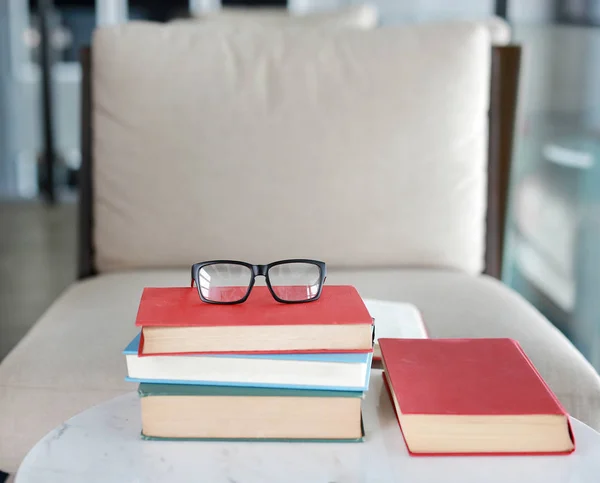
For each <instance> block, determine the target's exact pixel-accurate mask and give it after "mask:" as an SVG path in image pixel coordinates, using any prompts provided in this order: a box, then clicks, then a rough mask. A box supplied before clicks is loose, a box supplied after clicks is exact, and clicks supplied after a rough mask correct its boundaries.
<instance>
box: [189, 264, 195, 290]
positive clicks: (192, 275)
mask: <svg viewBox="0 0 600 483" xmlns="http://www.w3.org/2000/svg"><path fill="white" fill-rule="evenodd" d="M191 277H192V281H191V283H190V288H193V287H194V282H195V280H194V267H192V274H191Z"/></svg>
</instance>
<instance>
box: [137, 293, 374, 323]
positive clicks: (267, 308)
mask: <svg viewBox="0 0 600 483" xmlns="http://www.w3.org/2000/svg"><path fill="white" fill-rule="evenodd" d="M372 323H373V321H372V319H371V315H370V314H369V311H368V310H367V308H366V306H365V304H364V302H363V300H362V298H361V297H360V295H359V294H358V291H357V290H356V288H354V287H353V286H351V285H326V286H324V287H323V291H322V292H321V297H319V299H318V300H315V301H314V302H307V303H301V304H282V303H279V302H277V301H276V300H275V299H274V298H273V297H272V296H271V293H270V292H269V290H268V288H267V287H264V286H259V287H254V288H253V289H252V292H251V293H250V296H249V297H248V300H246V302H244V303H241V304H235V305H216V304H208V303H205V302H202V301H201V300H200V297H199V296H198V291H197V289H196V288H188V287H185V288H182V287H167V288H160V287H147V288H145V289H144V292H143V293H142V298H141V301H140V305H139V308H138V313H137V317H136V320H135V325H137V326H140V327H215V326H241V325H244V326H247V325H271V326H273V325H330V324H344V325H350V324H369V325H371V324H372Z"/></svg>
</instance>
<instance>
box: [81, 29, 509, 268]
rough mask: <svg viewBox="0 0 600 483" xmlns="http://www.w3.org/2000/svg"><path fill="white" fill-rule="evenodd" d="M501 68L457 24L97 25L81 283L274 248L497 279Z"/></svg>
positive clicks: (496, 57)
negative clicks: (359, 27) (361, 27)
mask: <svg viewBox="0 0 600 483" xmlns="http://www.w3.org/2000/svg"><path fill="white" fill-rule="evenodd" d="M518 58H519V49H518V47H494V48H493V49H492V47H491V43H490V38H489V34H488V32H487V30H486V29H485V28H483V27H482V26H480V25H477V24H474V23H460V24H439V25H427V26H411V27H399V28H383V29H377V30H373V31H368V32H361V31H353V30H340V31H333V32H332V31H327V30H324V29H312V30H306V29H256V28H246V29H237V28H224V27H223V26H220V27H218V28H217V27H214V28H212V27H211V26H204V27H201V28H199V27H198V26H195V25H186V24H175V25H167V26H165V25H158V24H149V23H131V24H126V25H124V26H119V27H112V28H107V29H101V30H99V31H97V32H96V34H95V36H94V42H93V46H92V55H91V56H90V53H89V52H88V53H87V54H86V55H84V57H83V64H84V88H83V95H84V102H83V124H84V126H83V129H84V132H83V137H82V141H83V145H84V146H83V153H82V154H83V160H84V161H83V166H82V171H81V178H82V179H81V181H82V185H81V244H80V247H81V250H80V276H81V277H83V276H87V275H90V274H93V273H96V272H107V271H113V270H124V269H133V268H150V267H177V266H188V265H191V263H193V262H195V261H199V260H204V259H214V258H238V259H244V260H248V261H251V262H255V263H266V262H268V261H271V260H276V259H279V258H288V257H313V258H319V259H323V260H325V261H326V262H328V264H330V265H332V266H344V267H397V266H424V267H441V268H450V269H459V270H463V271H466V272H469V273H479V272H480V271H481V270H482V269H483V267H484V264H487V271H488V272H490V273H492V274H493V275H498V274H499V265H498V263H500V261H501V258H500V257H501V252H502V242H501V240H502V235H503V230H504V227H503V220H504V215H503V211H502V210H503V207H504V206H505V201H506V184H507V179H508V178H507V173H508V165H509V161H510V147H511V143H512V130H513V125H514V106H515V100H516V83H517V75H518ZM490 72H491V74H492V77H491V81H492V82H491V90H490ZM490 92H491V97H490ZM488 115H489V119H490V121H491V122H490V123H488ZM488 141H489V143H488ZM488 160H489V162H490V166H489V168H488V167H487V163H488ZM486 168H488V169H486ZM488 177H489V178H490V179H489V180H488ZM488 184H490V187H489V189H488V190H487V192H486V186H487V185H488ZM486 193H487V194H486ZM490 210H493V211H490ZM486 223H487V230H486ZM486 245H487V247H488V250H487V252H486ZM490 247H491V249H490ZM492 251H493V253H492ZM484 256H485V257H486V259H487V260H486V263H484ZM494 264H495V265H494ZM494 271H495V273H494Z"/></svg>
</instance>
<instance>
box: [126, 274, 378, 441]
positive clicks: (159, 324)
mask: <svg viewBox="0 0 600 483" xmlns="http://www.w3.org/2000/svg"><path fill="white" fill-rule="evenodd" d="M136 325H137V326H139V327H140V328H141V332H140V334H139V335H138V336H137V337H136V338H135V339H134V340H133V341H132V342H131V343H130V344H129V345H128V346H127V348H126V349H125V351H124V353H125V356H126V361H127V370H128V380H130V381H134V382H139V383H140V384H139V395H140V397H141V411H142V435H143V437H145V438H150V439H161V438H167V439H233V440H239V439H242V440H254V439H260V440H316V441H323V440H333V441H339V440H345V441H360V440H362V437H363V428H362V418H361V403H362V399H363V393H364V392H365V391H366V390H367V388H368V385H369V375H370V369H371V359H372V351H373V320H372V318H371V315H370V314H369V311H368V310H367V308H366V306H365V304H364V303H363V301H362V299H361V297H360V296H359V294H358V292H357V291H356V289H355V288H354V287H351V286H325V287H324V288H323V292H322V294H321V297H320V298H319V299H318V300H317V301H314V302H309V303H303V304H281V303H278V302H276V301H275V300H274V299H273V297H272V296H271V294H270V293H269V292H268V289H267V288H266V287H254V289H253V291H252V293H251V295H250V297H249V298H248V300H247V301H246V302H244V303H241V304H237V305H214V304H208V303H204V302H202V301H201V300H200V299H199V297H198V292H197V291H196V289H194V288H146V289H144V292H143V294H142V297H141V301H140V305H139V309H138V314H137V318H136Z"/></svg>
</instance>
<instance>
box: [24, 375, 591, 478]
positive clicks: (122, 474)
mask: <svg viewBox="0 0 600 483" xmlns="http://www.w3.org/2000/svg"><path fill="white" fill-rule="evenodd" d="M363 417H364V423H365V432H366V438H365V442H363V443H258V442H257V443H251V442H240V443H232V442H189V441H185V442H173V441H144V440H142V439H141V438H140V427H141V426H140V406H139V401H138V398H137V394H135V393H131V394H127V395H124V396H120V397H118V398H116V399H113V400H111V401H108V402H106V403H104V404H100V405H98V406H95V407H92V408H90V409H88V410H87V411H84V412H83V413H81V414H79V415H77V416H75V417H73V418H72V419H70V420H69V421H67V422H65V423H64V424H63V425H61V426H59V427H58V428H56V429H54V430H53V431H51V432H50V433H49V434H48V435H46V436H45V437H44V438H43V439H42V440H41V441H40V442H39V443H38V444H37V445H36V446H35V447H34V448H33V449H32V450H31V451H30V452H29V454H28V455H27V456H26V458H25V459H24V461H23V463H22V464H21V467H20V468H19V471H18V473H17V475H16V480H15V481H16V482H17V483H41V482H44V483H70V482H87V483H94V482H98V483H99V482H102V483H106V482H128V483H133V482H169V483H178V482H187V481H194V482H211V483H219V482H226V483H235V482H237V483H245V482H251V483H252V482H261V483H264V482H274V481H277V482H279V481H281V482H290V483H292V482H301V483H307V482H311V483H317V482H323V483H333V482H336V483H345V482H365V483H366V482H381V483H383V482H403V483H409V482H456V483H468V482H477V483H481V482H486V483H494V482H526V483H535V482H540V483H541V482H543V483H552V482H565V483H566V482H570V483H574V482H587V481H590V482H595V481H600V434H598V433H597V432H595V431H594V430H592V429H591V428H589V427H588V426H586V425H584V424H583V423H581V422H579V421H577V420H576V419H572V424H573V430H574V433H575V438H576V444H577V450H576V451H575V453H573V454H571V455H568V456H533V457H529V456H513V457H499V456H495V457H483V456H478V457H447V456H446V457H411V456H409V455H408V453H407V451H406V447H405V445H404V441H403V439H402V435H401V433H400V430H399V427H398V423H397V422H396V418H395V415H394V411H393V408H392V406H391V403H390V401H389V398H388V396H387V393H386V390H385V388H384V387H383V384H382V377H381V371H379V370H373V374H372V378H371V386H370V389H369V392H368V393H367V396H366V399H365V403H364V413H363Z"/></svg>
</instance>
